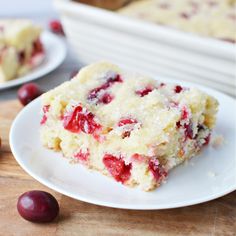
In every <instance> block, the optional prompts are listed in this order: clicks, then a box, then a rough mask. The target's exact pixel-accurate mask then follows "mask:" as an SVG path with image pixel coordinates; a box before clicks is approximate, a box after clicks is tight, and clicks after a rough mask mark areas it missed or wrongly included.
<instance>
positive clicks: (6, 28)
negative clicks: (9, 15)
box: [0, 19, 44, 83]
mask: <svg viewBox="0 0 236 236" xmlns="http://www.w3.org/2000/svg"><path fill="white" fill-rule="evenodd" d="M40 33H41V29H40V28H39V27H38V26H35V25H34V24H33V23H32V22H31V21H30V20H25V19H4V20H0V83H3V82H6V81H8V80H12V79H15V78H17V77H19V76H22V75H25V74H26V73H27V72H29V71H30V70H32V69H33V68H35V67H37V66H38V65H39V64H40V63H41V62H42V61H43V58H44V48H43V45H42V43H41V41H40Z"/></svg>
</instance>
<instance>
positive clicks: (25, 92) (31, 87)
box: [17, 83, 43, 106]
mask: <svg viewBox="0 0 236 236" xmlns="http://www.w3.org/2000/svg"><path fill="white" fill-rule="evenodd" d="M42 93H43V91H42V90H41V89H40V88H39V86H38V85H37V84H35V83H28V84H24V85H23V86H21V87H20V88H19V90H18V92H17V95H18V99H19V100H20V102H21V104H22V105H24V106H25V105H27V104H28V103H30V102H31V101H33V100H34V99H35V98H37V97H39V96H40V95H41V94H42Z"/></svg>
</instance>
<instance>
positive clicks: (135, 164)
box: [40, 62, 218, 191]
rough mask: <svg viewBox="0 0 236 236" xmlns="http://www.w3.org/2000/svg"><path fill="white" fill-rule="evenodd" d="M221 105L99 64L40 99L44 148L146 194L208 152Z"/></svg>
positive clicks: (198, 93)
mask: <svg viewBox="0 0 236 236" xmlns="http://www.w3.org/2000/svg"><path fill="white" fill-rule="evenodd" d="M217 108H218V102H217V100H216V99H214V98H213V97H211V96H209V95H207V94H206V93H204V92H202V91H200V90H198V89H196V88H186V87H183V86H180V85H173V84H166V83H161V82H159V81H157V80H154V79H151V78H148V77H145V76H141V75H137V74H132V73H127V72H123V71H122V70H121V69H120V68H119V67H117V66H116V65H113V64H110V63H107V62H99V63H96V64H92V65H90V66H87V67H85V68H83V69H82V70H81V71H80V72H79V73H78V75H77V76H75V77H74V78H73V79H72V80H71V81H68V82H65V83H63V84H62V85H60V86H58V87H57V88H55V89H53V90H51V91H49V92H47V93H45V94H43V96H42V119H41V128H40V132H41V141H42V143H43V145H45V146H46V147H48V148H50V149H53V150H55V151H61V152H62V153H63V155H64V156H65V157H67V158H69V159H71V160H73V161H74V162H79V163H81V164H83V165H85V166H86V167H87V168H91V169H95V170H97V171H99V172H101V173H103V174H105V175H107V176H110V177H112V178H113V179H114V180H116V181H118V182H121V183H122V184H125V185H128V186H139V187H140V188H141V189H143V190H144V191H149V190H153V189H155V188H156V187H158V186H159V185H160V184H161V183H162V182H163V181H164V180H165V179H166V178H167V176H168V172H169V171H170V170H171V169H172V168H173V167H175V166H177V165H179V164H180V163H182V162H184V161H185V160H187V159H189V158H191V157H193V156H195V155H196V154H197V153H198V152H199V151H200V150H201V149H202V148H203V147H204V146H206V145H208V143H209V140H210V135H211V130H212V128H213V127H214V125H215V121H216V113H217Z"/></svg>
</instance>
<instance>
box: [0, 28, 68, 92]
mask: <svg viewBox="0 0 236 236" xmlns="http://www.w3.org/2000/svg"><path fill="white" fill-rule="evenodd" d="M40 37H41V38H42V37H50V39H51V40H52V41H54V42H55V41H56V42H57V44H60V51H61V52H60V53H61V57H60V58H59V59H58V60H57V61H56V62H54V65H53V66H52V67H51V68H48V69H47V70H45V71H44V72H43V73H40V74H39V75H36V76H30V73H32V72H33V71H29V73H27V74H25V75H23V76H21V77H17V78H15V79H12V80H9V81H6V82H4V83H0V91H3V90H6V89H10V88H13V87H16V86H19V85H21V84H24V83H28V82H31V81H34V80H37V79H40V78H42V77H43V76H45V75H47V74H49V73H50V72H52V71H54V70H55V69H56V68H58V67H59V66H60V65H61V64H62V63H63V61H64V60H65V58H66V55H67V47H66V45H65V43H64V42H63V40H62V38H60V37H59V36H56V35H55V34H53V33H52V32H50V31H48V30H43V31H42V34H41V36H40ZM44 45H47V42H44ZM45 59H47V52H46V55H45V58H44V60H45ZM49 63H50V62H49ZM40 65H41V64H40ZM40 65H39V66H40ZM39 66H37V67H35V68H34V70H37V69H38V67H39ZM42 69H43V68H42ZM25 76H29V78H27V79H24V77H25Z"/></svg>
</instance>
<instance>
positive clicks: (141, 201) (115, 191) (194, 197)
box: [10, 83, 236, 209]
mask: <svg viewBox="0 0 236 236" xmlns="http://www.w3.org/2000/svg"><path fill="white" fill-rule="evenodd" d="M186 84H187V83H185V85H186ZM188 85H192V84H190V83H188ZM198 87H199V86H198ZM201 88H202V87H201ZM202 89H203V90H205V91H206V92H208V93H209V94H211V95H213V96H215V97H216V98H217V99H218V100H219V103H220V109H219V114H218V120H217V127H216V129H215V131H216V133H218V134H221V135H223V136H224V138H225V143H224V144H223V145H222V146H221V147H219V148H218V149H214V148H212V147H208V148H206V149H205V150H204V151H203V152H202V153H201V154H200V155H199V156H198V157H195V158H193V159H191V160H190V161H189V162H188V164H186V165H185V164H183V165H182V166H178V167H176V168H175V169H174V170H172V171H171V172H170V173H169V177H168V180H167V182H166V183H165V184H163V185H162V186H161V187H160V188H158V189H157V190H155V191H153V192H142V191H141V190H139V189H130V188H128V187H125V186H123V185H121V184H120V183H117V182H115V181H114V180H113V179H111V178H108V177H106V176H103V175H101V174H100V173H97V172H95V171H89V170H87V169H86V168H85V167H83V166H81V165H80V164H70V163H69V162H68V160H67V159H65V158H63V157H62V155H61V154H60V153H56V152H53V151H51V150H48V149H46V148H44V147H43V146H42V145H41V143H40V140H39V128H40V125H39V122H40V115H39V113H40V98H38V99H36V100H35V101H33V102H32V103H30V104H29V105H28V106H26V107H25V108H24V109H23V110H22V111H21V112H20V113H19V114H18V116H17V117H16V119H15V121H14V122H13V124H12V127H11V131H10V146H11V150H12V152H13V154H14V156H15V158H16V160H17V162H18V163H19V164H20V165H21V167H22V168H23V169H24V170H25V171H26V172H27V173H28V174H30V175H31V176H32V177H34V178H35V179H36V180H38V181H39V182H41V183H42V184H44V185H46V186H48V187H49V188H51V189H54V190H55V191H57V192H60V193H62V194H64V195H67V196H70V197H72V198H75V199H78V200H81V201H85V202H89V203H93V204H97V205H103V206H109V207H115V208H125V209H166V208H175V207H182V206H188V205H193V204H197V203H201V202H206V201H209V200H212V199H215V198H218V197H220V196H223V195H225V194H227V193H230V192H232V191H234V190H235V189H236V153H235V146H236V145H235V144H236V137H235V136H236V125H235V120H236V110H235V107H236V102H235V100H234V99H233V98H231V97H228V96H226V95H224V94H222V93H220V92H217V91H214V90H212V89H207V88H202ZM29 121H30V122H29ZM214 174H215V176H213V175H214Z"/></svg>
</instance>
